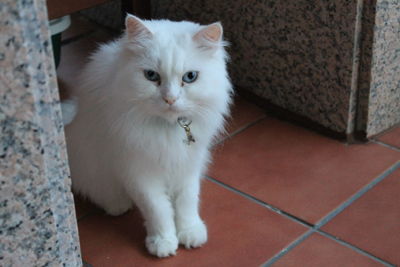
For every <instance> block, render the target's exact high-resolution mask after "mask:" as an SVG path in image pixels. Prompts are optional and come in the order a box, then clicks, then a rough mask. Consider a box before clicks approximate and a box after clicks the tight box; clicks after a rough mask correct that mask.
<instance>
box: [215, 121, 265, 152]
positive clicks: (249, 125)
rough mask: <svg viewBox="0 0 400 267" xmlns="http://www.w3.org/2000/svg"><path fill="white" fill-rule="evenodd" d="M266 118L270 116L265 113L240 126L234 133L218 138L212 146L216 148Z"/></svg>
mask: <svg viewBox="0 0 400 267" xmlns="http://www.w3.org/2000/svg"><path fill="white" fill-rule="evenodd" d="M266 118H268V116H267V115H266V114H264V115H263V116H262V117H260V118H258V119H256V120H255V121H253V122H250V123H248V124H245V125H244V126H242V127H240V128H239V129H237V130H235V131H233V133H230V134H228V135H226V136H225V137H224V138H221V140H218V142H216V143H215V144H213V146H212V147H213V148H214V147H216V146H218V145H219V144H222V143H224V142H225V141H227V140H228V139H231V138H232V137H234V136H236V135H238V134H240V133H241V132H243V131H244V130H247V129H248V128H250V127H252V126H254V125H256V124H257V123H259V122H261V121H262V120H264V119H266Z"/></svg>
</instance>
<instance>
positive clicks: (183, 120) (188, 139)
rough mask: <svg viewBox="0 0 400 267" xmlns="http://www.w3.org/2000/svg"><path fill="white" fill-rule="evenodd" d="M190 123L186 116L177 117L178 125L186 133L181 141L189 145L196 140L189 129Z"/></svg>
mask: <svg viewBox="0 0 400 267" xmlns="http://www.w3.org/2000/svg"><path fill="white" fill-rule="evenodd" d="M191 123H192V121H191V120H189V119H188V118H186V117H179V118H178V125H179V126H180V127H182V128H183V129H184V130H185V133H186V139H185V140H183V142H184V143H185V144H187V145H190V144H191V143H192V142H193V143H194V142H196V140H195V139H194V137H193V135H192V132H191V131H190V124H191Z"/></svg>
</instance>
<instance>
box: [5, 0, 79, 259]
mask: <svg viewBox="0 0 400 267" xmlns="http://www.w3.org/2000/svg"><path fill="white" fill-rule="evenodd" d="M52 54H53V53H52V49H51V44H50V39H49V30H48V23H47V10H46V2H45V0H2V1H1V2H0V266H81V265H82V260H81V256H80V247H79V239H78V231H77V224H76V217H75V210H74V202H73V197H72V193H71V189H70V185H71V181H70V177H69V168H68V161H67V154H66V148H65V139H64V130H63V125H62V122H61V111H60V106H59V95H58V89H57V83H56V73H55V67H54V62H53V55H52Z"/></svg>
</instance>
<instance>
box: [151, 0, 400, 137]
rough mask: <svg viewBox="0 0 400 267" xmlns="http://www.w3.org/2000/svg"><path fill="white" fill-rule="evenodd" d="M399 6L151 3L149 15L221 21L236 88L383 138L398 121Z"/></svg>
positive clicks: (358, 1) (383, 2) (381, 0)
mask: <svg viewBox="0 0 400 267" xmlns="http://www.w3.org/2000/svg"><path fill="white" fill-rule="evenodd" d="M398 5H399V2H398V1H396V0H334V1H332V0H322V1H320V0H311V1H310V0H307V1H306V0H299V1H288V0H286V1H284V0H267V1H243V0H239V1H229V2H227V1H218V0H214V1H211V0H201V1H184V0H174V1H171V0H153V1H152V14H153V17H154V18H168V19H172V20H193V21H197V22H200V23H211V22H213V21H218V20H219V21H222V23H223V26H224V28H225V36H226V38H227V39H228V40H229V41H230V43H231V45H230V47H229V52H230V55H231V57H232V61H231V64H230V73H231V77H232V80H233V82H234V84H235V85H236V86H237V87H239V88H244V89H247V90H249V91H251V92H253V93H254V94H256V95H258V96H260V97H262V98H264V99H266V100H267V101H269V102H270V103H272V104H274V105H277V106H279V107H282V108H284V109H286V110H289V111H291V112H294V113H296V114H299V115H301V116H303V117H307V118H309V119H310V120H312V121H314V122H316V123H318V124H320V125H322V126H324V127H326V128H328V129H330V130H333V131H335V132H338V133H342V134H347V135H348V136H351V135H353V134H354V132H362V133H364V134H368V135H370V134H371V133H373V132H379V131H382V130H384V129H385V128H387V127H388V125H392V124H393V123H394V121H396V120H397V119H396V118H398V117H399V116H398V113H399V112H400V108H399V105H398V104H396V103H399V101H398V98H399V97H400V96H399V95H400V93H399V92H398V89H394V88H396V84H398V78H397V77H398V72H396V70H397V68H396V66H398V65H399V58H398V57H397V55H398V51H399V49H398V45H399V43H400V42H396V40H398V39H399V38H398V37H399V36H398V31H399V27H398V18H399V16H400V11H399V8H398ZM376 10H377V12H376ZM396 19H397V20H396ZM396 27H397V28H396ZM396 38H397V39H396ZM388 40H391V41H389V42H388ZM389 51H392V52H389ZM383 55H384V56H383ZM383 58H384V59H383ZM387 63H389V64H387ZM383 74H384V75H383ZM389 75H391V77H390V78H389ZM393 77H394V78H393ZM388 78H389V79H388ZM389 80H390V81H389ZM382 84H385V85H384V87H385V88H386V89H382V88H381V87H382ZM374 88H375V89H374ZM394 91H395V92H394ZM393 94H394V95H393ZM385 99H386V100H385ZM367 127H368V132H367Z"/></svg>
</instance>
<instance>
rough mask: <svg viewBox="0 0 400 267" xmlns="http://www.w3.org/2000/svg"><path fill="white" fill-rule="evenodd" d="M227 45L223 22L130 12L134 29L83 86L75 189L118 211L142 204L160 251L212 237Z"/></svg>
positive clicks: (109, 48)
mask: <svg viewBox="0 0 400 267" xmlns="http://www.w3.org/2000/svg"><path fill="white" fill-rule="evenodd" d="M224 45H225V42H224V41H223V39H222V26H221V24H220V23H213V24H211V25H208V26H201V25H199V24H195V23H192V22H185V21H182V22H172V21H168V20H154V21H142V20H140V19H139V18H137V17H135V16H132V15H128V16H127V18H126V32H125V34H124V35H123V36H122V37H121V38H120V39H118V40H116V41H114V42H111V43H108V44H105V45H102V46H101V47H100V48H99V49H98V51H97V52H95V53H94V54H93V55H92V57H91V61H90V62H89V63H88V65H87V66H86V68H85V69H84V71H83V73H82V74H83V75H82V77H83V79H82V81H81V85H82V86H80V88H77V90H76V91H75V92H74V95H75V96H77V99H78V103H79V109H78V114H77V115H76V118H75V119H74V121H73V122H72V123H71V124H70V125H68V126H67V127H66V136H67V145H68V154H69V161H70V166H71V173H72V184H73V189H74V191H75V192H78V193H80V194H82V195H83V196H87V197H88V198H89V199H90V200H91V201H93V202H94V203H96V204H97V205H99V206H100V207H102V208H104V209H105V210H106V212H107V213H109V214H111V215H119V214H122V213H124V212H126V211H127V210H128V209H130V208H131V207H132V205H133V203H135V204H136V205H137V207H138V208H139V209H140V211H141V213H142V215H143V217H144V219H145V227H146V230H147V238H146V247H147V249H148V251H149V252H150V253H151V254H153V255H156V256H158V257H166V256H170V255H174V254H175V253H176V249H177V248H178V243H179V244H182V245H184V246H185V247H186V248H193V247H199V246H201V245H203V244H204V243H205V242H206V241H207V229H206V226H205V224H204V222H203V221H202V220H201V218H200V216H199V213H198V203H199V199H198V196H199V189H200V179H201V177H202V174H204V172H205V169H206V165H207V163H208V161H209V158H210V155H209V148H210V146H211V142H212V139H213V137H215V136H216V134H218V133H219V132H220V131H221V130H222V129H223V124H224V117H225V116H227V115H228V113H229V104H230V102H231V95H232V87H231V83H230V80H229V77H228V74H227V70H226V60H227V54H226V52H225V50H224ZM190 122H191V124H190V125H188V126H187V124H189V123H190ZM132 230H133V231H134V229H132Z"/></svg>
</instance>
